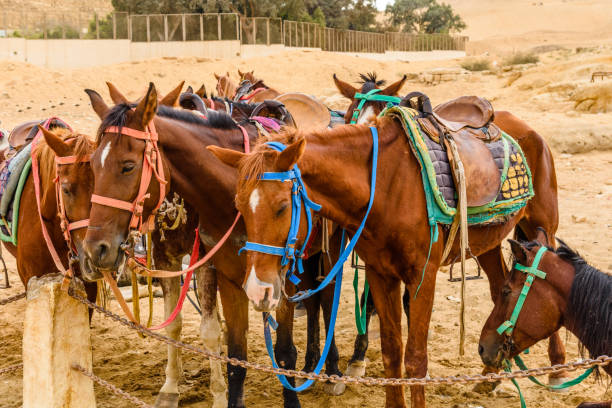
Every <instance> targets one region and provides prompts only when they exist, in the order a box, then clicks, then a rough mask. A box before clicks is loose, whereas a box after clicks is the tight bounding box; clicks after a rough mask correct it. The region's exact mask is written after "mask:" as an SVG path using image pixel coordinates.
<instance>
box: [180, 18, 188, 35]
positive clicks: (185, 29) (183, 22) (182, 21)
mask: <svg viewBox="0 0 612 408" xmlns="http://www.w3.org/2000/svg"><path fill="white" fill-rule="evenodd" d="M181 24H182V25H183V41H187V28H186V27H185V14H181Z"/></svg>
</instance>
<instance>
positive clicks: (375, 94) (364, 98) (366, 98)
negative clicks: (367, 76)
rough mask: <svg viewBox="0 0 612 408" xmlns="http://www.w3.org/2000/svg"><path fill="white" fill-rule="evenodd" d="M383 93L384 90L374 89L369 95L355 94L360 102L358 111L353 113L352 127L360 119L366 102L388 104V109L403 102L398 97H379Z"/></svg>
mask: <svg viewBox="0 0 612 408" xmlns="http://www.w3.org/2000/svg"><path fill="white" fill-rule="evenodd" d="M380 92H382V89H372V90H371V91H368V92H367V93H364V94H363V93H359V92H357V93H356V94H355V99H357V100H359V105H357V109H355V110H354V111H353V116H352V118H351V123H350V124H351V125H354V124H356V123H357V119H359V115H361V110H362V109H363V106H364V105H365V103H366V102H387V107H388V108H390V107H392V106H395V105H399V103H400V102H401V101H402V99H401V98H399V97H397V96H389V95H379V93H380Z"/></svg>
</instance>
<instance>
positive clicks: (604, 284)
mask: <svg viewBox="0 0 612 408" xmlns="http://www.w3.org/2000/svg"><path fill="white" fill-rule="evenodd" d="M559 242H560V244H561V245H560V246H559V248H558V249H557V250H556V251H555V253H556V254H557V255H558V256H559V257H560V258H561V259H563V260H565V261H567V262H569V263H570V264H572V266H573V267H574V270H575V273H576V276H575V278H574V282H573V283H572V289H571V292H570V297H569V302H568V305H567V307H568V311H569V313H570V314H571V316H572V317H573V319H572V320H573V322H571V324H572V326H571V327H570V329H571V330H572V332H574V333H575V334H576V336H577V337H578V339H579V340H580V354H581V356H582V357H583V358H584V354H585V353H584V349H585V348H586V349H587V350H588V352H589V357H590V358H596V357H599V356H601V355H610V353H611V352H612V276H610V275H608V274H607V273H605V272H602V271H600V270H598V269H597V268H595V267H593V266H591V265H589V264H588V263H587V262H586V261H585V260H584V259H583V258H582V257H581V256H580V255H579V254H578V252H576V251H574V250H573V249H571V248H570V247H569V246H568V245H567V244H566V243H565V242H563V241H561V240H559Z"/></svg>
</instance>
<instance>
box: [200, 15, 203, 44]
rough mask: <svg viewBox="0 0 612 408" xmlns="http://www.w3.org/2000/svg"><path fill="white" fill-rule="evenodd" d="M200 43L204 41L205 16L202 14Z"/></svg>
mask: <svg viewBox="0 0 612 408" xmlns="http://www.w3.org/2000/svg"><path fill="white" fill-rule="evenodd" d="M200 41H204V14H200Z"/></svg>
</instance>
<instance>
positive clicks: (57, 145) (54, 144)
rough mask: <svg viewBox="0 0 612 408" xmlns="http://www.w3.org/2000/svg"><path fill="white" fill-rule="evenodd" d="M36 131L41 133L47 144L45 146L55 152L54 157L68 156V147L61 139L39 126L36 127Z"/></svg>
mask: <svg viewBox="0 0 612 408" xmlns="http://www.w3.org/2000/svg"><path fill="white" fill-rule="evenodd" d="M38 130H40V131H41V132H42V134H43V137H44V138H45V142H47V145H48V146H49V147H50V148H51V150H53V151H54V152H55V155H56V156H60V157H64V156H70V152H71V150H70V146H68V145H67V144H66V143H65V142H64V140H63V139H62V138H61V137H59V136H58V135H56V134H55V133H53V132H49V131H48V130H47V129H45V128H44V127H42V126H40V125H38Z"/></svg>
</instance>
